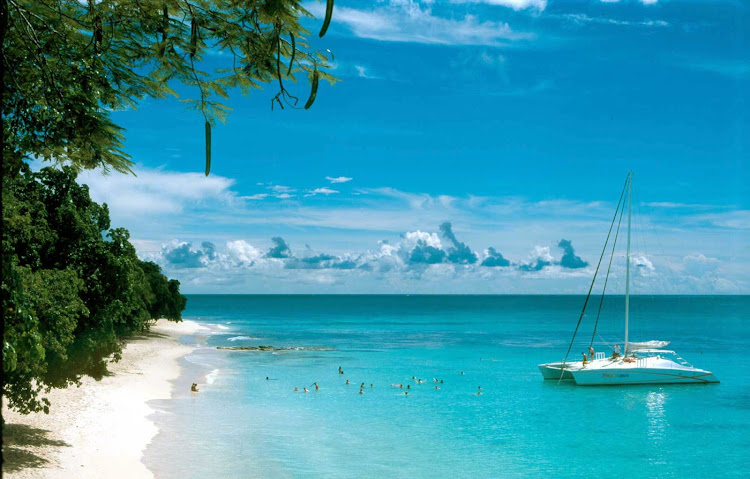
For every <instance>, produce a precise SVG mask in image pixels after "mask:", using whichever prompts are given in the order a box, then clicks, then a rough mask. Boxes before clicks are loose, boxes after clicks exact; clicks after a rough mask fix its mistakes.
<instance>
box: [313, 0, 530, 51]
mask: <svg viewBox="0 0 750 479" xmlns="http://www.w3.org/2000/svg"><path fill="white" fill-rule="evenodd" d="M305 8H306V9H307V10H309V11H310V12H311V13H313V14H314V15H316V16H318V17H321V16H322V15H323V14H324V11H325V9H324V7H323V5H322V4H320V3H310V4H305ZM336 23H338V24H343V25H346V26H348V27H349V28H350V29H351V31H352V33H354V35H356V36H358V37H361V38H370V39H373V40H380V41H388V42H412V43H426V44H441V45H494V46H497V45H503V44H505V43H507V42H508V41H518V40H531V39H533V38H534V35H533V34H530V33H521V32H515V31H513V29H512V28H511V27H510V25H508V24H507V23H502V22H492V21H484V22H482V21H480V20H479V19H478V18H477V17H475V16H473V15H466V16H465V17H464V18H463V19H459V20H457V19H453V18H443V17H438V16H435V15H433V14H432V11H431V9H430V8H429V6H424V7H423V6H422V5H420V4H419V3H417V2H411V1H391V2H390V3H389V4H388V5H384V6H381V7H379V8H375V9H373V10H357V9H354V8H348V7H340V8H337V9H336Z"/></svg>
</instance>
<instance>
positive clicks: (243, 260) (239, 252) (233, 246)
mask: <svg viewBox="0 0 750 479" xmlns="http://www.w3.org/2000/svg"><path fill="white" fill-rule="evenodd" d="M227 254H228V256H229V258H230V259H231V260H233V261H234V262H235V263H237V264H240V265H248V266H252V265H253V264H255V261H257V260H259V259H260V258H262V257H263V254H262V253H261V251H260V250H259V249H258V248H256V247H254V246H253V245H251V244H250V243H248V242H246V241H244V240H236V241H228V242H227Z"/></svg>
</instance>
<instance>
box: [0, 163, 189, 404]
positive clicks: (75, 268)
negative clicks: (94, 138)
mask: <svg viewBox="0 0 750 479" xmlns="http://www.w3.org/2000/svg"><path fill="white" fill-rule="evenodd" d="M75 179H76V173H75V171H74V170H73V169H72V168H70V167H64V168H62V169H61V170H57V169H53V168H44V169H42V170H41V171H40V172H38V173H33V172H32V171H31V170H30V169H29V167H28V166H26V165H22V167H21V170H20V172H19V174H18V175H17V176H16V177H15V178H10V177H3V185H2V187H3V189H2V200H3V233H2V268H3V280H2V290H1V291H0V293H1V294H0V296H1V297H2V307H3V317H4V318H3V319H4V326H5V329H4V331H3V385H4V390H3V396H4V397H5V398H6V399H7V401H8V403H9V404H10V406H11V407H12V408H14V409H17V410H19V411H21V412H31V411H38V410H47V407H48V405H49V404H48V403H47V402H46V401H45V400H44V399H43V398H41V397H40V393H41V392H43V391H44V390H45V389H48V388H51V387H56V388H62V387H66V386H68V385H69V384H72V383H75V382H77V381H78V380H79V379H80V377H81V376H82V375H84V374H87V375H91V376H93V377H95V378H99V377H101V376H102V375H103V374H104V373H106V362H105V359H106V358H107V357H109V356H110V355H113V354H114V357H115V358H118V357H119V354H120V342H121V339H122V338H123V337H126V336H128V335H131V334H133V333H135V332H138V331H143V330H145V329H147V328H148V327H149V325H150V323H151V319H152V318H160V317H166V318H168V319H171V320H175V321H179V320H181V319H182V318H181V312H182V310H183V309H185V302H186V299H185V297H184V296H182V295H181V294H180V292H179V282H178V281H175V280H167V278H166V277H165V276H164V275H163V274H162V273H161V269H160V268H159V266H158V265H156V264H154V263H151V262H144V261H141V260H139V259H138V257H137V256H136V253H135V248H134V247H133V245H131V244H130V242H129V241H128V239H129V234H128V232H127V230H125V229H122V228H116V229H110V220H109V212H108V210H107V206H106V205H101V206H100V205H98V204H96V203H95V202H93V201H91V198H90V197H89V193H88V187H86V186H85V185H79V184H77V183H76V181H75Z"/></svg>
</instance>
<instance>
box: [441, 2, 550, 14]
mask: <svg viewBox="0 0 750 479" xmlns="http://www.w3.org/2000/svg"><path fill="white" fill-rule="evenodd" d="M451 1H452V2H453V3H467V2H468V3H486V4H488V5H498V6H502V7H509V8H512V9H513V10H516V11H518V10H524V9H527V8H532V9H535V10H538V11H540V12H541V11H542V10H544V9H545V8H547V0H451Z"/></svg>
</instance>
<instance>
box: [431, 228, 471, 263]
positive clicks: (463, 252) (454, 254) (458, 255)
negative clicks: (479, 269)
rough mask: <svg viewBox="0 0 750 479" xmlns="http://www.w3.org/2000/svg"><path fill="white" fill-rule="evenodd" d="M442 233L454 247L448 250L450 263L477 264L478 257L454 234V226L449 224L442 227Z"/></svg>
mask: <svg viewBox="0 0 750 479" xmlns="http://www.w3.org/2000/svg"><path fill="white" fill-rule="evenodd" d="M440 232H441V233H442V234H443V237H444V238H445V239H447V240H448V241H449V242H450V243H451V244H452V245H453V246H452V247H451V248H449V249H448V251H447V253H448V257H447V259H448V261H449V262H451V263H456V264H474V263H476V262H477V255H476V254H474V252H473V251H471V248H469V247H468V246H466V244H464V243H462V242H460V241H458V239H456V235H454V234H453V226H452V225H451V224H450V223H449V222H447V221H446V222H445V223H443V224H441V225H440Z"/></svg>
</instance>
